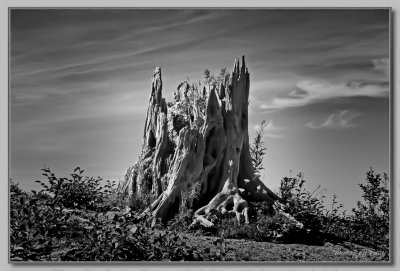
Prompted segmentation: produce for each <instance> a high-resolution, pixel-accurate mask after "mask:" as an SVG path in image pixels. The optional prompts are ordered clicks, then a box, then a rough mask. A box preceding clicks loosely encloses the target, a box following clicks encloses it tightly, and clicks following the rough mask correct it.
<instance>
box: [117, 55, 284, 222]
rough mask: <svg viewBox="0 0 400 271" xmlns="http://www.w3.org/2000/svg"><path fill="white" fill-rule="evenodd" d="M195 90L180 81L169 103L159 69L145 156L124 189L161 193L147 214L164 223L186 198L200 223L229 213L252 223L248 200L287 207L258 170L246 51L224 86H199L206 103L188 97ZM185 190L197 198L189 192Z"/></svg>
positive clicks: (145, 192) (145, 145)
mask: <svg viewBox="0 0 400 271" xmlns="http://www.w3.org/2000/svg"><path fill="white" fill-rule="evenodd" d="M188 89H190V86H189V84H188V83H184V84H182V85H180V86H179V87H178V91H177V93H175V94H174V102H173V103H171V104H170V105H169V106H167V105H166V103H165V100H164V99H163V98H162V93H161V90H162V80H161V69H160V68H156V70H155V72H154V77H153V82H152V93H151V97H150V102H149V108H148V111H147V117H146V124H145V130H144V137H143V140H144V142H143V148H142V154H141V156H140V158H139V161H138V162H137V163H136V165H134V166H133V167H131V168H130V169H128V172H127V174H126V178H125V182H124V183H123V184H121V187H120V190H121V191H127V192H128V193H129V194H132V193H138V194H148V193H151V194H152V195H155V196H157V199H156V200H155V201H154V202H153V203H152V204H151V206H150V207H149V209H148V210H146V212H145V213H147V214H150V215H151V217H155V218H161V219H163V220H164V221H167V220H168V219H170V218H171V217H172V216H173V215H174V214H175V213H176V212H177V211H178V209H179V204H181V202H182V198H184V199H185V200H186V202H184V204H187V205H188V206H189V207H190V208H193V209H194V210H195V213H194V223H197V222H200V223H202V224H204V225H209V226H210V225H212V222H211V221H210V220H212V216H213V215H217V214H219V215H224V214H228V213H234V214H235V215H236V216H237V218H238V220H239V221H240V220H241V219H242V218H244V220H245V221H246V222H247V223H248V216H247V212H248V204H247V201H266V202H268V203H269V205H270V206H271V209H276V207H277V206H280V204H279V203H278V202H279V201H280V198H279V197H278V196H277V195H275V194H274V193H273V192H272V191H271V190H270V189H268V188H267V187H266V186H265V185H264V183H263V182H261V181H260V180H259V179H258V178H257V177H256V176H255V175H254V169H253V165H252V161H251V157H250V150H249V134H248V105H249V89H250V77H249V73H248V70H247V67H246V65H245V59H244V56H243V58H242V63H241V66H240V63H239V60H238V59H236V61H235V65H234V67H233V71H232V73H231V75H230V77H229V78H226V80H225V82H224V83H222V84H221V85H220V86H219V88H216V87H215V86H213V87H211V89H209V90H208V92H207V91H201V93H200V91H198V90H197V95H198V97H199V99H204V100H205V101H206V104H205V108H203V109H202V108H201V106H199V104H197V103H196V102H193V101H192V102H191V103H190V102H189V103H188V102H187V100H188ZM191 91H192V92H193V91H194V90H193V89H192V90H191ZM195 92H196V91H195ZM185 105H186V106H187V105H189V107H188V108H186V109H188V110H187V112H188V113H187V115H182V114H179V112H182V110H181V111H179V110H178V109H179V108H181V107H182V106H185ZM203 115H204V117H203ZM202 118H203V119H202ZM199 120H202V121H199ZM199 123H201V124H202V125H201V126H200V127H199V125H198V124H199ZM185 193H194V194H196V195H197V196H196V198H191V197H183V195H184V194H185Z"/></svg>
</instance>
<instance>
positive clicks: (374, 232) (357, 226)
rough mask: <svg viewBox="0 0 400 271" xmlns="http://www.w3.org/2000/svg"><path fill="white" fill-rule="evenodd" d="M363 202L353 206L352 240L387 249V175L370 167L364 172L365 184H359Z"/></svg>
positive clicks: (388, 196)
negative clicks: (378, 172) (355, 206)
mask: <svg viewBox="0 0 400 271" xmlns="http://www.w3.org/2000/svg"><path fill="white" fill-rule="evenodd" d="M359 186H360V188H361V190H362V197H363V199H364V202H361V201H358V202H357V208H353V210H352V211H353V214H354V216H353V217H352V218H351V222H352V225H351V226H352V227H351V229H352V236H353V238H354V241H356V242H358V243H360V244H363V245H368V246H372V247H375V248H380V249H384V250H387V251H388V248H389V229H390V227H389V226H390V225H389V215H390V213H389V211H390V209H389V203H390V195H389V177H388V176H387V174H386V173H384V174H383V177H382V176H381V174H377V173H375V172H374V170H373V169H372V168H370V169H369V170H368V171H367V173H366V184H362V183H361V184H360V185H359Z"/></svg>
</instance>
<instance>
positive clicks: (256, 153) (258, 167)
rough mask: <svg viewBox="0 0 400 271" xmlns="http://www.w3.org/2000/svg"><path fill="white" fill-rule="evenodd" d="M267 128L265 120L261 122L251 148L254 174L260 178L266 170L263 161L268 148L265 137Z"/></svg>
mask: <svg viewBox="0 0 400 271" xmlns="http://www.w3.org/2000/svg"><path fill="white" fill-rule="evenodd" d="M266 127H267V125H266V124H265V120H263V121H261V123H260V124H259V125H258V127H257V130H256V134H255V136H254V139H253V143H252V144H251V146H250V155H251V160H252V162H253V167H254V173H255V174H256V175H257V176H258V177H260V172H261V171H262V170H263V169H264V166H263V159H264V155H265V153H266V150H267V148H266V147H265V143H264V141H263V137H264V133H265V128H266Z"/></svg>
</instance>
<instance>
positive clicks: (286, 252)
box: [181, 233, 383, 263]
mask: <svg viewBox="0 0 400 271" xmlns="http://www.w3.org/2000/svg"><path fill="white" fill-rule="evenodd" d="M181 237H182V239H183V240H184V241H185V242H186V243H187V244H189V245H191V246H193V247H196V248H198V249H200V250H205V249H206V250H208V249H209V250H210V251H211V252H215V253H219V254H221V251H223V246H224V245H225V261H254V262H259V261H270V262H285V263H287V262H328V263H329V262H335V263H338V262H342V263H349V262H357V263H360V262H372V261H381V259H382V257H383V254H382V253H381V252H377V251H374V250H372V249H370V248H366V247H362V246H358V245H355V244H350V243H347V242H346V243H343V244H331V243H325V244H324V245H323V246H311V245H303V244H279V243H271V242H256V241H251V240H245V239H225V240H224V241H223V242H222V243H223V244H221V242H219V241H221V239H219V238H218V237H212V236H198V235H196V234H190V233H182V234H181ZM222 254H223V253H222Z"/></svg>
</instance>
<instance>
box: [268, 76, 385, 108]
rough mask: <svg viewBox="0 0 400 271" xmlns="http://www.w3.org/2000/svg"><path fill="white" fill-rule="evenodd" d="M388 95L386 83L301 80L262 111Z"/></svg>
mask: <svg viewBox="0 0 400 271" xmlns="http://www.w3.org/2000/svg"><path fill="white" fill-rule="evenodd" d="M388 93H389V85H388V83H387V82H363V81H353V82H347V83H337V84H332V83H330V82H328V81H325V80H303V81H300V82H298V83H297V86H296V88H295V89H294V90H292V91H291V92H289V93H288V94H287V95H286V96H284V97H276V98H274V99H273V100H272V102H271V104H262V105H261V108H262V109H276V108H286V107H300V106H305V105H308V104H311V103H316V102H319V101H324V100H329V99H337V98H349V97H385V96H387V95H388Z"/></svg>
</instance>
